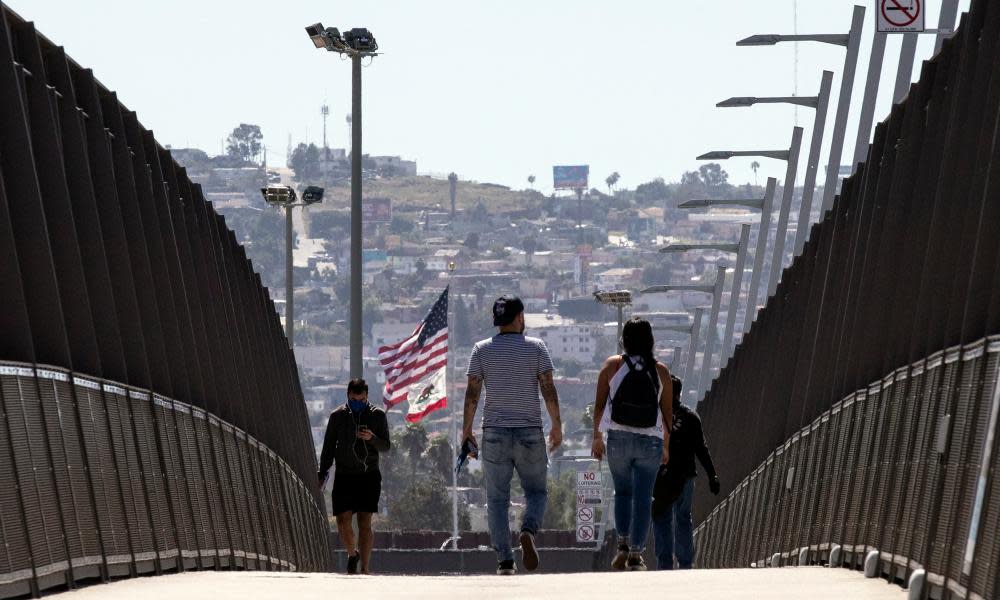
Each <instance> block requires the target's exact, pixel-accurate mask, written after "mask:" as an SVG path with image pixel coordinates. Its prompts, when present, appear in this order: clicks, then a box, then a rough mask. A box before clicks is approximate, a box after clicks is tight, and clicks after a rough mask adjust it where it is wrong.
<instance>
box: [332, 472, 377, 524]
mask: <svg viewBox="0 0 1000 600" xmlns="http://www.w3.org/2000/svg"><path fill="white" fill-rule="evenodd" d="M381 495H382V473H380V472H379V471H378V469H374V470H371V471H366V472H364V473H347V472H342V471H341V470H340V469H337V470H336V471H334V474H333V514H335V515H339V514H341V513H344V512H348V511H350V512H354V513H377V512H378V499H379V497H380V496H381Z"/></svg>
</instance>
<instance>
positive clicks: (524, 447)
mask: <svg viewBox="0 0 1000 600" xmlns="http://www.w3.org/2000/svg"><path fill="white" fill-rule="evenodd" d="M493 325H494V326H496V327H498V328H499V329H500V331H499V333H498V334H497V335H495V336H493V337H492V338H489V339H485V340H483V341H481V342H479V343H477V344H476V345H475V347H474V348H473V349H472V356H471V357H470V359H469V370H468V373H467V375H468V378H469V385H468V388H467V389H466V392H465V417H464V423H463V428H462V436H463V438H462V439H463V442H464V441H465V440H470V441H471V442H472V444H473V445H475V444H476V438H475V435H473V433H472V423H473V420H474V419H475V416H476V408H477V406H478V404H479V395H480V392H483V391H484V386H485V392H484V393H483V442H482V451H483V456H482V458H483V472H484V475H485V477H486V504H487V520H488V522H489V527H490V540H491V542H492V544H493V548H494V550H496V552H497V559H498V561H499V564H498V566H497V574H498V575H513V574H514V571H515V569H514V551H513V549H512V548H511V543H510V521H509V519H508V516H507V511H508V510H509V508H510V482H511V478H512V477H513V475H514V471H517V475H518V477H519V478H520V480H521V487H522V488H523V489H524V497H525V502H526V504H527V506H526V507H525V511H524V518H523V520H522V523H521V531H520V534H519V536H518V542H519V543H520V545H521V561H522V563H523V565H524V568H525V570H528V571H534V570H535V569H536V568H537V567H538V551H537V549H536V548H535V533H537V532H538V529H539V527H541V524H542V516H543V515H544V514H545V502H546V499H547V494H546V490H545V484H546V480H547V478H548V473H547V470H548V457H547V455H546V449H545V438H544V436H543V434H542V411H541V403H540V402H539V401H538V393H539V389H541V394H542V397H543V398H544V399H545V409H546V410H547V411H548V413H549V420H550V421H551V424H552V429H551V430H550V432H549V449H550V450H555V449H556V448H557V447H558V446H559V445H560V444H561V443H562V421H561V419H560V418H559V395H558V394H557V393H556V387H555V384H554V383H553V381H552V359H551V358H550V357H549V351H548V348H546V347H545V343H544V342H542V340H539V339H536V338H530V337H525V336H524V304H523V303H522V302H521V299H520V298H518V297H517V296H501V297H500V298H498V299H497V301H496V302H494V304H493ZM473 456H478V453H476V454H473Z"/></svg>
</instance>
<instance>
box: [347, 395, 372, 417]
mask: <svg viewBox="0 0 1000 600" xmlns="http://www.w3.org/2000/svg"><path fill="white" fill-rule="evenodd" d="M347 405H348V406H349V407H350V408H351V411H352V412H356V413H359V412H361V411H363V410H364V409H365V407H366V406H368V402H366V401H364V400H351V399H350V398H348V399H347Z"/></svg>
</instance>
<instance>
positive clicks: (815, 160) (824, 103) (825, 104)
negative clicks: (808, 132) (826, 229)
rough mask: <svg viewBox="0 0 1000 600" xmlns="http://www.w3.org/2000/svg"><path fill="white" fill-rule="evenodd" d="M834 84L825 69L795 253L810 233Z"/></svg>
mask: <svg viewBox="0 0 1000 600" xmlns="http://www.w3.org/2000/svg"><path fill="white" fill-rule="evenodd" d="M832 85H833V71H823V78H822V80H820V84H819V97H818V102H817V104H816V118H815V120H814V121H813V130H812V140H811V141H810V142H809V158H808V159H807V160H806V178H805V181H804V182H803V183H802V199H801V201H800V202H799V222H798V224H797V225H796V227H795V246H794V247H795V254H794V256H798V255H799V254H802V248H803V247H804V246H805V245H806V236H808V235H809V223H810V222H811V221H812V201H813V194H814V193H815V192H816V173H817V171H818V170H819V154H820V152H821V151H822V149H823V133H824V132H825V130H826V113H827V111H828V110H829V107H830V88H831V86H832Z"/></svg>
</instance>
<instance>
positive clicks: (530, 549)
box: [518, 531, 538, 571]
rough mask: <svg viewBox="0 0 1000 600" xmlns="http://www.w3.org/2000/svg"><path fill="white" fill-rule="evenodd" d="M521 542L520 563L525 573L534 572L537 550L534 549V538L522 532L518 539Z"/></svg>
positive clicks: (536, 566) (536, 562)
mask: <svg viewBox="0 0 1000 600" xmlns="http://www.w3.org/2000/svg"><path fill="white" fill-rule="evenodd" d="M518 541H520V542H521V563H522V564H523V565H524V570H525V571H534V570H535V569H537V568H538V550H537V549H536V548H535V536H533V535H531V532H529V531H522V532H521V535H520V536H519V537H518Z"/></svg>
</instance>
